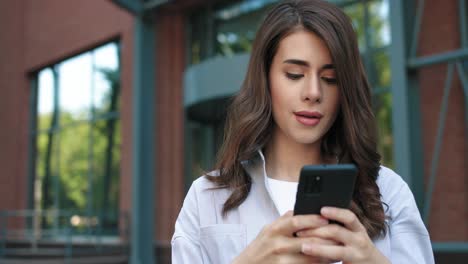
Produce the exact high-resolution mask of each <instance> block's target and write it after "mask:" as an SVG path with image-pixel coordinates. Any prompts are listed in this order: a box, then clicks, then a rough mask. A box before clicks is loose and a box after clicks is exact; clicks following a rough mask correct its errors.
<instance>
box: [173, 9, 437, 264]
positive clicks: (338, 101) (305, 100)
mask: <svg viewBox="0 0 468 264" xmlns="http://www.w3.org/2000/svg"><path fill="white" fill-rule="evenodd" d="M225 135H226V136H225V141H224V145H223V147H222V149H221V151H220V153H219V161H218V164H217V166H216V167H217V170H216V171H214V172H213V173H209V174H207V175H204V176H203V177H200V178H199V179H197V180H195V181H194V183H193V184H192V186H191V188H190V190H189V192H188V194H187V197H186V198H185V201H184V205H183V207H182V210H181V212H180V214H179V217H178V219H177V222H176V225H175V233H174V236H173V239H172V260H173V263H216V264H218V263H231V262H233V263H331V262H336V261H342V262H343V263H433V262H434V259H433V254H432V249H431V244H430V240H429V235H428V232H427V230H426V228H425V226H424V224H423V222H422V221H421V217H420V215H419V212H418V209H417V207H416V204H415V201H414V198H413V195H412V193H411V191H410V189H409V188H408V186H407V184H406V183H405V182H404V181H403V180H402V179H401V177H400V176H398V175H397V174H395V173H394V172H393V171H391V170H390V169H388V168H385V167H383V166H380V155H379V154H378V153H377V151H376V139H375V135H374V116H373V113H372V108H371V93H370V88H369V85H368V82H367V79H366V76H365V73H364V68H363V66H362V62H361V59H360V56H359V50H358V47H357V40H356V36H355V33H354V31H353V28H352V26H351V22H350V20H349V18H348V17H347V16H346V15H345V14H344V13H343V12H342V11H341V10H340V9H339V8H337V7H335V6H333V5H331V4H329V3H327V2H324V1H319V0H303V1H300V0H296V1H294V0H291V1H284V2H281V3H279V4H278V5H276V6H275V7H274V8H273V9H272V10H271V11H270V12H269V13H268V15H267V16H266V18H265V20H264V21H263V23H262V25H261V27H260V29H259V31H258V33H257V36H256V38H255V41H254V45H253V49H252V53H251V58H250V63H249V67H248V71H247V75H246V78H245V80H244V83H243V85H242V88H241V90H240V92H239V94H238V95H237V96H236V97H235V99H234V101H233V103H232V105H231V107H230V109H229V111H228V119H227V124H226V130H225ZM333 163H354V164H355V165H356V166H357V168H358V171H359V172H358V177H357V182H356V186H355V191H354V194H353V201H352V203H351V207H350V209H339V208H331V207H324V208H322V210H321V215H296V216H293V214H292V212H291V210H292V209H293V206H294V199H295V194H296V189H297V181H298V178H299V171H300V169H301V168H302V166H304V165H306V164H333ZM280 215H281V216H280ZM332 220H333V221H338V222H341V223H342V224H343V225H342V226H341V225H336V224H331V223H329V221H332ZM293 234H296V235H293Z"/></svg>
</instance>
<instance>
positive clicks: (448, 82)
mask: <svg viewBox="0 0 468 264" xmlns="http://www.w3.org/2000/svg"><path fill="white" fill-rule="evenodd" d="M453 72H454V65H453V64H449V65H448V67H447V77H446V79H445V85H444V94H443V96H442V104H441V108H440V112H439V122H438V126H437V136H436V139H435V144H434V150H433V152H432V161H431V171H430V173H431V174H430V176H429V183H428V188H427V191H426V196H425V199H424V210H423V220H424V222H425V223H426V225H428V224H429V214H430V210H431V204H432V194H433V192H434V185H435V181H436V177H437V167H438V165H439V157H440V149H441V147H442V140H443V136H444V129H445V119H446V117H447V111H448V104H449V97H450V90H451V87H452V79H453Z"/></svg>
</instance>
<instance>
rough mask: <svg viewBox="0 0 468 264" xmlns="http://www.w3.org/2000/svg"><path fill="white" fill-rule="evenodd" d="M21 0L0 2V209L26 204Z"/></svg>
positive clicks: (25, 88)
mask: <svg viewBox="0 0 468 264" xmlns="http://www.w3.org/2000/svg"><path fill="white" fill-rule="evenodd" d="M24 6H25V4H24V2H23V1H0V32H1V33H0V210H2V209H8V210H12V209H23V208H25V206H26V199H27V195H26V176H27V143H28V142H27V140H28V115H29V107H28V105H29V103H28V101H29V82H28V80H27V78H26V72H25V71H21V70H20V69H22V68H23V67H24V61H25V54H24V53H23V49H24V47H25V43H24V40H23V29H24V13H23V8H24Z"/></svg>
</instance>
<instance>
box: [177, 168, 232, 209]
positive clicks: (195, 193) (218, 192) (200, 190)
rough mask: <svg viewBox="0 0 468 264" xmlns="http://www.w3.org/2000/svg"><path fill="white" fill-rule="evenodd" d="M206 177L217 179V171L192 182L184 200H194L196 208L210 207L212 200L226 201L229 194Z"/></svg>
mask: <svg viewBox="0 0 468 264" xmlns="http://www.w3.org/2000/svg"><path fill="white" fill-rule="evenodd" d="M207 176H211V177H219V170H214V171H211V172H208V173H206V174H204V175H201V176H200V177H198V178H197V179H196V180H194V181H193V183H192V186H191V187H190V190H189V192H188V193H187V197H186V199H194V198H196V199H197V203H198V206H203V205H205V206H206V205H211V204H212V203H211V202H212V201H214V200H216V201H221V200H226V199H227V197H228V196H229V194H230V193H231V192H230V191H229V190H228V189H226V188H219V187H218V186H217V185H216V183H214V182H213V181H211V180H210V179H208V177H207ZM207 202H208V203H207Z"/></svg>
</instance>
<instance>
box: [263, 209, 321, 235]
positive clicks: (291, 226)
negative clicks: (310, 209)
mask: <svg viewBox="0 0 468 264" xmlns="http://www.w3.org/2000/svg"><path fill="white" fill-rule="evenodd" d="M327 224H328V220H326V219H324V218H323V217H321V216H320V215H294V216H292V215H289V214H288V213H286V214H284V215H283V216H281V217H280V218H279V219H278V220H276V221H275V222H273V223H272V224H271V225H270V231H272V232H273V233H275V234H283V235H286V236H292V235H293V233H295V232H297V231H300V230H303V229H311V228H317V227H321V226H324V225H327Z"/></svg>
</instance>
